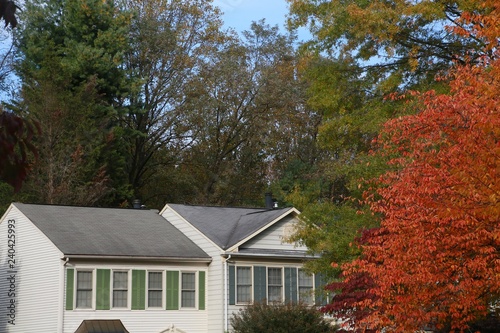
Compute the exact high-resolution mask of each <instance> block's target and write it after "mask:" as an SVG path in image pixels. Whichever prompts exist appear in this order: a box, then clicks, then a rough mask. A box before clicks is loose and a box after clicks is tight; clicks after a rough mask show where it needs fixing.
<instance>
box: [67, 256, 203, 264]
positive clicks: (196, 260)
mask: <svg viewBox="0 0 500 333" xmlns="http://www.w3.org/2000/svg"><path fill="white" fill-rule="evenodd" d="M66 258H68V259H70V260H71V259H92V260H98V259H105V260H127V261H131V260H132V261H133V260H147V261H158V262H189V263H203V264H208V263H211V262H212V258H183V257H143V256H110V255H86V254H67V255H65V256H64V258H63V259H66Z"/></svg>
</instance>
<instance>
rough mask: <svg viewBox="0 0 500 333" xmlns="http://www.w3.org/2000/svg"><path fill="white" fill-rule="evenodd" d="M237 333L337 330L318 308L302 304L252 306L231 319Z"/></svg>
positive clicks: (324, 332) (318, 332)
mask: <svg viewBox="0 0 500 333" xmlns="http://www.w3.org/2000/svg"><path fill="white" fill-rule="evenodd" d="M231 325H232V327H233V332H235V333H289V332H295V333H329V332H336V331H337V328H336V327H335V326H333V325H332V324H331V323H330V322H328V321H327V320H326V319H325V317H324V315H323V314H322V313H321V312H319V311H318V310H317V309H316V308H313V307H310V306H306V305H302V304H293V303H289V304H284V305H283V304H270V305H267V304H261V303H257V304H253V305H249V306H248V307H246V308H244V309H241V310H240V312H239V313H237V314H235V315H234V316H233V317H232V318H231Z"/></svg>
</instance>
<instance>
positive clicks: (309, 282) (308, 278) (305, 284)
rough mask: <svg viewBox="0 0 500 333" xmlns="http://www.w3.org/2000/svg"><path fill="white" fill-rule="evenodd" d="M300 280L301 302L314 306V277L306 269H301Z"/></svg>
mask: <svg viewBox="0 0 500 333" xmlns="http://www.w3.org/2000/svg"><path fill="white" fill-rule="evenodd" d="M298 280H299V281H298V282H299V283H298V285H299V301H300V302H302V303H306V304H314V298H313V276H312V275H311V274H309V273H308V272H306V271H305V270H304V269H300V268H299V274H298Z"/></svg>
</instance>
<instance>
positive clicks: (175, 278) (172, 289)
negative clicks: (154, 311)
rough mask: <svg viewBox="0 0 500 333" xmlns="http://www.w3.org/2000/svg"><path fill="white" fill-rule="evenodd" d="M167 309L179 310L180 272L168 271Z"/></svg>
mask: <svg viewBox="0 0 500 333" xmlns="http://www.w3.org/2000/svg"><path fill="white" fill-rule="evenodd" d="M166 309H167V310H179V272H178V271H167V308H166Z"/></svg>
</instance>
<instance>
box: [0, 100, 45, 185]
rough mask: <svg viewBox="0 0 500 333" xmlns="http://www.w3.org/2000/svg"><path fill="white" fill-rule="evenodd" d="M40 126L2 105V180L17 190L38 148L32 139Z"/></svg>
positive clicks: (0, 175)
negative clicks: (6, 109)
mask: <svg viewBox="0 0 500 333" xmlns="http://www.w3.org/2000/svg"><path fill="white" fill-rule="evenodd" d="M37 133H39V128H38V127H37V126H34V125H32V124H30V123H29V122H27V121H26V120H24V119H23V118H21V117H19V116H17V115H15V114H13V113H10V112H5V111H3V110H2V109H1V107H0V156H1V158H0V180H1V181H4V182H6V183H8V184H10V185H12V186H13V187H14V190H15V191H16V192H17V191H19V189H20V188H21V184H22V182H23V180H24V179H25V178H26V175H27V172H28V170H29V169H30V167H31V163H32V162H33V161H32V157H33V156H35V157H36V152H37V151H36V149H35V147H34V146H33V145H32V143H31V142H32V139H33V136H34V135H35V134H37Z"/></svg>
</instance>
